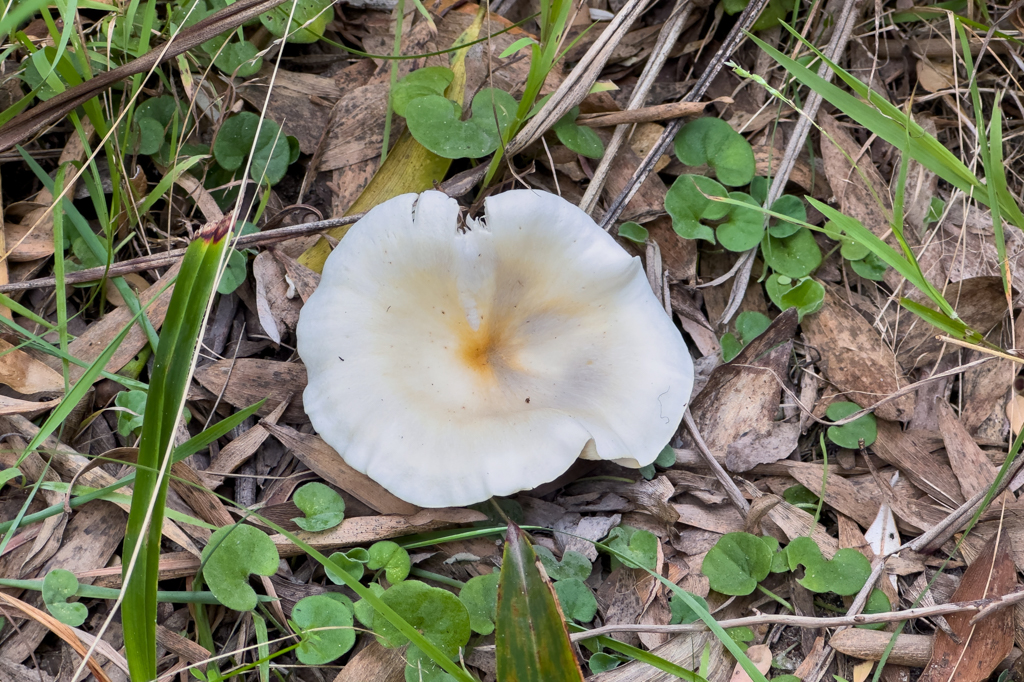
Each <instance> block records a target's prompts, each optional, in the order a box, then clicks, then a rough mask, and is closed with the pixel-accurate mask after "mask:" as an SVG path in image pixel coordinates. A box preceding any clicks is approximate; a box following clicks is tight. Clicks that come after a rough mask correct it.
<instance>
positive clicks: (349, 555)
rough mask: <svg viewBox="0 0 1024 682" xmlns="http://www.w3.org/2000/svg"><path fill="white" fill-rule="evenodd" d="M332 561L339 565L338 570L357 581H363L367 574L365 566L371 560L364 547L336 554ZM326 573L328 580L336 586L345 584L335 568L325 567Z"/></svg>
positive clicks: (332, 556) (331, 557)
mask: <svg viewBox="0 0 1024 682" xmlns="http://www.w3.org/2000/svg"><path fill="white" fill-rule="evenodd" d="M330 559H331V561H333V562H334V563H335V564H337V566H338V568H340V569H341V570H343V571H345V572H346V573H348V574H349V575H350V576H352V577H353V578H355V579H356V580H361V579H362V577H363V573H364V572H365V564H366V563H367V562H368V561H369V560H370V553H369V552H367V551H366V550H365V549H364V548H362V547H354V548H352V549H350V550H349V551H348V552H335V553H334V554H332V555H331V556H330ZM324 573H326V574H327V579H328V580H330V581H331V582H332V583H334V584H335V585H344V584H345V581H344V580H342V578H341V577H340V576H339V575H338V573H337V572H336V571H335V569H334V568H332V567H330V566H324Z"/></svg>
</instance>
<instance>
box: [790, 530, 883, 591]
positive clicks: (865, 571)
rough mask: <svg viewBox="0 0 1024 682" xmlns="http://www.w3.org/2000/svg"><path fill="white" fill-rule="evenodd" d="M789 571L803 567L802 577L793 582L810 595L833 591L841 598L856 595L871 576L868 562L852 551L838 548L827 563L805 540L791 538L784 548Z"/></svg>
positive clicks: (813, 546) (812, 541)
mask: <svg viewBox="0 0 1024 682" xmlns="http://www.w3.org/2000/svg"><path fill="white" fill-rule="evenodd" d="M786 556H787V557H788V559H789V568H790V570H792V571H795V570H796V569H797V567H798V566H803V567H804V577H803V578H800V579H799V580H797V582H798V583H800V584H801V585H803V586H804V587H806V588H807V589H808V590H810V591H811V592H819V593H820V592H835V593H836V594H838V595H841V596H844V597H845V596H849V595H853V594H857V592H859V591H860V588H862V587H864V583H865V582H866V581H867V579H868V576H870V575H871V562H869V561H868V560H867V558H866V557H865V556H864V555H863V554H861V553H860V552H858V551H857V550H855V549H841V550H839V551H838V552H836V555H835V556H834V557H832V559H831V560H827V559H825V558H824V557H823V556H822V555H821V549H820V548H819V547H818V545H817V544H816V543H815V542H814V540H812V539H811V538H809V537H799V538H795V539H794V540H793V541H792V542H790V543H789V545H787V546H786Z"/></svg>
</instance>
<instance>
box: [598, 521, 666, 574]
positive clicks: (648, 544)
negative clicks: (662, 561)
mask: <svg viewBox="0 0 1024 682" xmlns="http://www.w3.org/2000/svg"><path fill="white" fill-rule="evenodd" d="M604 542H605V544H606V545H608V546H609V547H611V548H612V549H614V550H615V551H616V552H619V553H620V554H624V555H625V556H627V557H629V559H628V560H627V561H625V562H623V563H625V565H626V566H628V567H629V568H640V567H644V568H649V569H651V570H652V571H653V570H655V569H656V568H657V563H658V538H657V536H655V535H654V533H652V532H650V531H647V530H640V529H639V528H633V527H632V526H618V527H617V528H612V532H611V533H609V534H608V537H607V538H606V539H605V541H604ZM618 563H619V560H618V558H617V557H612V566H613V567H614V566H617V565H618Z"/></svg>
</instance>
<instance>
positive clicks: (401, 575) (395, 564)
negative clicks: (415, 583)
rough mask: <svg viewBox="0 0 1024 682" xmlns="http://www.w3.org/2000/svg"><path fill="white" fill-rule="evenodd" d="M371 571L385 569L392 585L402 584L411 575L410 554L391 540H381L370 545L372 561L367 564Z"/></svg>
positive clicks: (385, 573)
mask: <svg viewBox="0 0 1024 682" xmlns="http://www.w3.org/2000/svg"><path fill="white" fill-rule="evenodd" d="M366 566H367V568H369V569H370V570H371V571H378V570H380V569H382V568H383V569H384V575H385V576H387V579H388V582H389V583H391V584H395V583H399V582H402V581H403V580H405V579H406V577H408V575H409V570H410V569H411V568H412V563H411V561H410V560H409V552H407V551H406V550H405V549H404V548H402V547H400V546H399V545H398V544H397V543H394V542H391V541H390V540H381V541H380V542H375V543H373V544H372V545H370V560H369V561H368V562H367V563H366Z"/></svg>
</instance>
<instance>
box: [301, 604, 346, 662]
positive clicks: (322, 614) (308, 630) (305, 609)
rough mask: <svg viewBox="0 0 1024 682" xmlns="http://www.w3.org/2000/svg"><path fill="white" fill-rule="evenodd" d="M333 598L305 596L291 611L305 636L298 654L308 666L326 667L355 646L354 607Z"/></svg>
mask: <svg viewBox="0 0 1024 682" xmlns="http://www.w3.org/2000/svg"><path fill="white" fill-rule="evenodd" d="M334 596H335V595H333V594H315V595H312V596H310V597H305V598H303V599H302V600H300V601H299V603H297V604H296V605H295V608H293V609H292V621H294V623H295V625H297V626H298V628H297V629H298V630H299V631H300V633H301V634H302V642H301V643H300V644H299V647H298V648H297V649H296V650H295V653H296V655H297V656H298V658H299V661H300V662H301V663H303V664H305V665H326V664H327V663H330V662H331V661H334V660H336V659H338V658H341V656H342V655H344V654H345V653H346V652H348V650H349V649H351V648H352V645H354V644H355V643H356V632H355V630H354V629H353V627H352V626H353V621H352V607H351V606H349V605H346V604H345V603H344V602H343V601H340V600H338V599H334V598H333V597H334ZM337 596H341V595H337ZM319 628H323V629H319Z"/></svg>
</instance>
